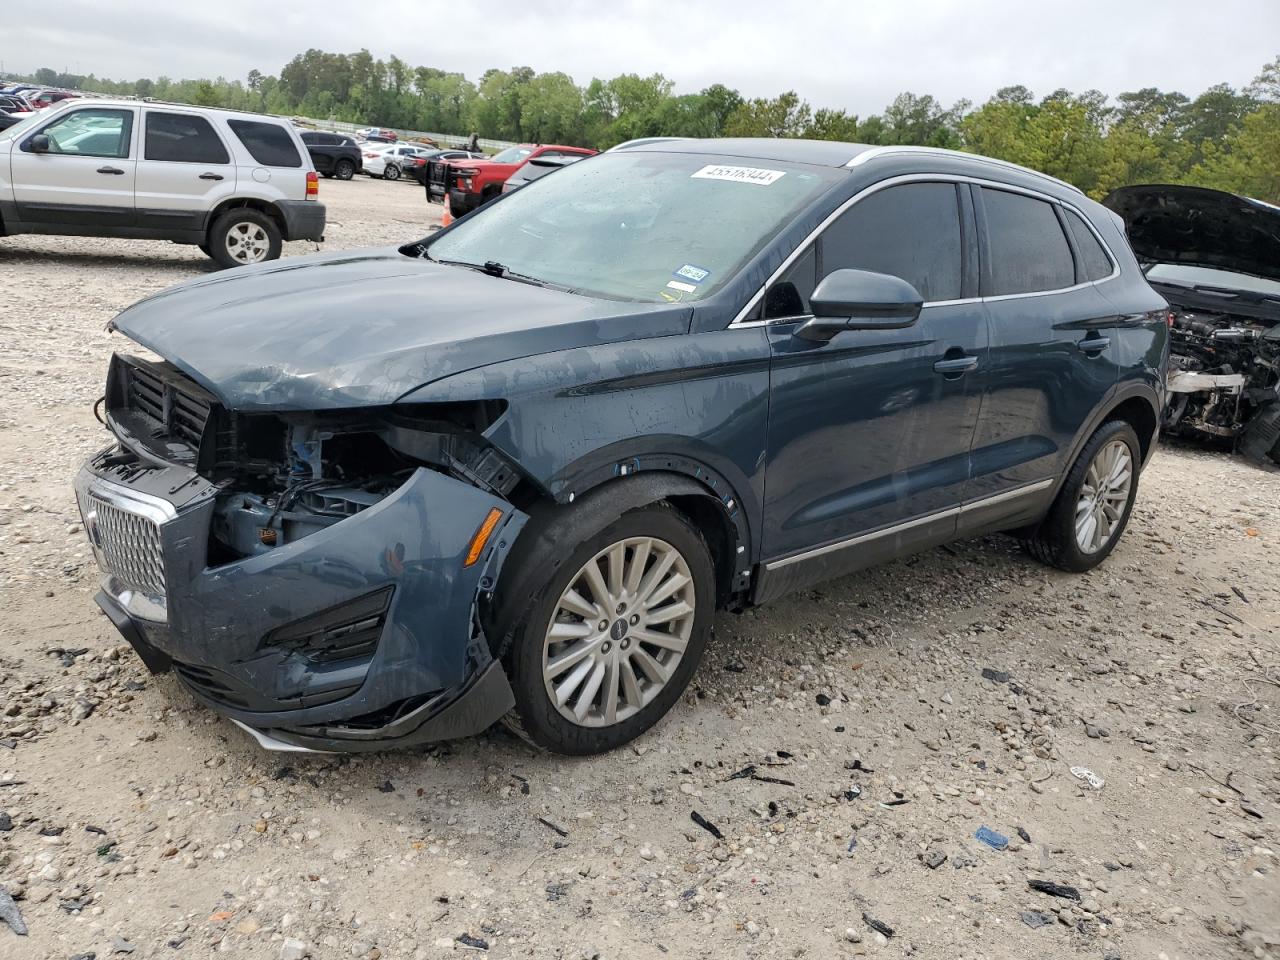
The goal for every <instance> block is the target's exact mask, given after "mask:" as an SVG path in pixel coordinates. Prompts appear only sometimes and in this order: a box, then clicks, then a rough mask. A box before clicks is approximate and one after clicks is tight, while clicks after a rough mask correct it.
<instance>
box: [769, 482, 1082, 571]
mask: <svg viewBox="0 0 1280 960" xmlns="http://www.w3.org/2000/svg"><path fill="white" fill-rule="evenodd" d="M1056 482H1057V478H1055V477H1045V479H1043V480H1034V481H1032V482H1031V483H1026V484H1023V485H1022V486H1020V487H1014V488H1013V489H1012V490H1005V491H1003V492H1001V493H996V494H992V495H991V496H989V497H982V498H980V499H978V500H970V501H969V502H968V503H962V504H960V506H958V507H948V508H947V509H946V510H938V511H936V512H934V513H926V514H924V515H922V516H918V517H912V518H911V519H910V520H904V521H903V522H902V523H896V524H894V525H893V526H891V527H883V528H881V529H879V530H872V531H870V532H869V533H859V534H855V535H854V536H852V537H846V538H845V539H844V540H837V541H836V542H835V543H828V544H825V545H823V546H821V547H813V548H812V549H810V550H805V551H803V552H801V553H796V554H792V555H791V556H789V557H782V558H781V559H779V560H769V561H766V562H765V564H764V569H765V570H767V571H770V572H772V571H774V570H779V569H781V568H783V567H788V566H790V565H791V564H793V563H800V562H801V561H803V560H812V559H814V558H816V557H822V556H826V555H827V554H829V553H835V552H836V551H838V550H845V549H847V548H849V547H856V546H858V545H859V544H863V543H869V542H871V541H872V540H879V539H881V538H882V537H891V536H895V535H897V534H899V533H903V532H905V531H907V530H911V529H914V528H915V527H920V526H924V525H925V524H926V523H933V522H934V521H935V520H946V519H947V518H948V517H958V516H963V515H964V514H966V513H971V512H973V511H974V510H980V509H982V508H984V507H990V506H994V505H995V504H997V503H1004V502H1005V501H1007V500H1016V499H1018V498H1020V497H1025V496H1028V495H1030V494H1033V493H1039V492H1040V491H1042V490H1047V489H1048V488H1049V487H1051V486H1053V485H1054V484H1055V483H1056Z"/></svg>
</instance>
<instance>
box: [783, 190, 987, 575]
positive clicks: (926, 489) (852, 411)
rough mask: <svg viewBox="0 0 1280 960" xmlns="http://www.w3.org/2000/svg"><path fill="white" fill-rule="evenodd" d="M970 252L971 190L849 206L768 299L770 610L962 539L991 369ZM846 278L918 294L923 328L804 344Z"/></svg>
mask: <svg viewBox="0 0 1280 960" xmlns="http://www.w3.org/2000/svg"><path fill="white" fill-rule="evenodd" d="M973 237H974V230H973V227H972V209H971V206H970V203H969V200H968V195H967V187H963V186H961V187H958V186H957V184H955V183H951V182H912V183H904V184H899V185H896V186H891V187H889V188H887V189H883V190H879V191H877V192H874V193H871V194H869V195H867V196H864V197H863V198H862V199H860V200H859V201H858V202H856V203H855V204H854V205H853V206H851V207H850V208H849V209H848V210H847V211H846V212H845V213H844V214H842V215H841V216H840V217H839V218H838V219H837V220H836V221H834V222H833V223H832V224H831V225H830V226H829V227H828V228H827V229H826V230H825V231H824V232H823V234H822V236H821V237H819V238H818V239H817V241H816V243H815V244H814V245H813V246H812V247H810V248H809V249H808V250H807V251H806V252H805V253H804V255H803V256H801V257H800V258H799V259H798V260H797V261H796V262H795V264H794V265H793V266H792V267H791V269H790V270H789V271H788V273H787V274H786V275H784V277H783V278H782V279H781V280H780V282H779V283H778V284H775V286H774V288H773V289H771V290H769V291H768V292H767V293H766V297H765V303H764V309H765V312H766V317H765V319H770V318H769V316H768V314H770V313H772V314H775V315H776V316H775V317H774V318H772V319H770V322H769V324H768V326H767V331H768V334H769V341H770V348H771V354H772V359H771V378H770V416H769V433H768V451H767V456H768V463H767V467H766V477H765V517H764V555H765V557H766V558H767V563H766V576H765V577H764V578H763V586H762V589H763V590H764V591H765V595H766V596H767V595H773V594H776V593H778V592H783V590H786V589H792V588H794V587H795V586H798V585H800V584H801V583H803V582H809V581H813V580H818V579H825V578H826V577H829V576H832V575H834V574H837V573H840V572H844V571H847V570H852V569H857V568H858V567H861V566H866V565H869V564H870V563H873V562H876V561H877V560H879V559H881V558H883V557H884V556H887V555H892V554H896V553H901V552H905V551H906V550H909V549H910V548H911V547H912V546H913V545H918V544H923V543H926V542H929V541H933V542H937V541H940V540H945V539H948V538H949V537H950V536H951V535H952V534H954V532H955V529H956V514H957V508H958V506H959V504H960V503H961V501H962V500H963V498H964V496H965V493H966V485H967V483H968V480H969V476H970V469H969V449H970V444H971V441H972V439H973V434H974V429H975V425H976V423H977V419H978V408H979V404H980V402H981V396H982V390H981V387H982V380H983V378H984V377H985V374H986V370H985V368H986V362H987V345H988V336H987V322H986V317H985V314H984V312H983V308H982V304H981V303H980V302H979V301H978V300H977V298H976V286H977V273H976V256H974V254H973V249H974V243H973ZM844 267H852V268H857V269H863V270H874V271H877V272H880V273H888V274H892V275H894V276H898V277H901V278H902V279H904V280H907V281H908V282H909V283H911V284H913V285H914V286H915V287H916V289H917V290H918V291H919V292H920V294H921V296H922V297H923V298H924V300H925V307H924V308H923V310H922V311H921V313H920V318H919V320H918V321H917V322H916V323H915V324H914V325H913V326H911V327H909V328H906V329H902V330H848V331H844V332H841V333H839V334H837V335H836V336H835V337H834V338H832V339H831V340H830V341H828V342H826V343H813V342H810V341H807V340H804V339H801V338H797V337H796V336H795V331H796V329H797V328H798V327H799V326H800V325H801V324H802V323H803V322H804V320H805V314H806V313H807V298H808V296H809V294H810V293H811V292H812V290H813V288H814V286H815V285H816V283H817V281H818V279H819V278H821V277H822V276H825V275H826V274H827V273H830V272H831V271H832V270H837V269H840V268H844ZM789 314H791V315H796V314H798V315H799V316H797V317H795V318H789V317H788V315H789ZM770 583H771V584H772V586H770ZM766 596H762V599H764V598H766Z"/></svg>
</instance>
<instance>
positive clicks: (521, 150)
mask: <svg viewBox="0 0 1280 960" xmlns="http://www.w3.org/2000/svg"><path fill="white" fill-rule="evenodd" d="M531 153H533V150H531V149H530V148H529V147H507V149H505V150H503V151H502V152H501V153H496V154H494V155H493V157H492V158H491V159H492V160H493V162H494V163H519V162H520V161H521V160H523V159H524V158H525V157H527V156H528V155H529V154H531Z"/></svg>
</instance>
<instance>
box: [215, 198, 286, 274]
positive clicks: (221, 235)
mask: <svg viewBox="0 0 1280 960" xmlns="http://www.w3.org/2000/svg"><path fill="white" fill-rule="evenodd" d="M242 225H252V226H254V227H257V228H260V229H261V230H262V232H263V234H265V238H266V251H265V255H264V256H262V257H261V258H260V259H257V260H252V261H244V260H239V259H237V258H236V257H234V256H232V254H231V251H230V250H229V249H228V247H227V235H228V234H229V233H231V232H232V231H234V230H236V229H237V228H239V227H241V226H242ZM207 243H208V247H209V256H211V257H213V259H214V261H215V262H216V263H217V264H218V265H219V266H223V267H243V266H245V265H246V264H247V263H266V262H267V261H268V260H276V259H279V257H280V251H281V249H282V248H283V247H284V241H283V238H282V237H281V236H280V228H279V227H277V226H276V224H275V221H274V220H272V219H271V218H270V217H268V216H267V215H266V214H265V213H263V212H261V211H260V210H254V209H253V208H252V207H234V208H232V209H231V210H228V211H227V212H226V213H224V214H222V215H221V216H220V217H218V219H217V220H215V221H213V226H211V227H210V228H209V239H208V241H207ZM202 249H203V248H202Z"/></svg>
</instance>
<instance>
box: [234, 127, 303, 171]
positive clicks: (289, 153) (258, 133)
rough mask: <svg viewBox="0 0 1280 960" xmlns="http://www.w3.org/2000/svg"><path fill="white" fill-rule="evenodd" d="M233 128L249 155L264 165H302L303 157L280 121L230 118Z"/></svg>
mask: <svg viewBox="0 0 1280 960" xmlns="http://www.w3.org/2000/svg"><path fill="white" fill-rule="evenodd" d="M227 126H229V127H230V128H231V131H232V133H234V134H235V135H236V136H237V137H238V138H239V139H240V142H241V143H243V144H244V148H245V149H246V150H248V151H249V156H251V157H253V159H254V160H257V161H258V163H260V164H262V165H263V166H264V167H300V166H302V158H301V157H300V156H298V149H297V148H296V147H295V146H294V145H293V138H292V137H291V136H289V131H288V130H286V129H285V128H284V127H282V126H280V124H278V123H262V122H260V121H258V120H228V121H227Z"/></svg>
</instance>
